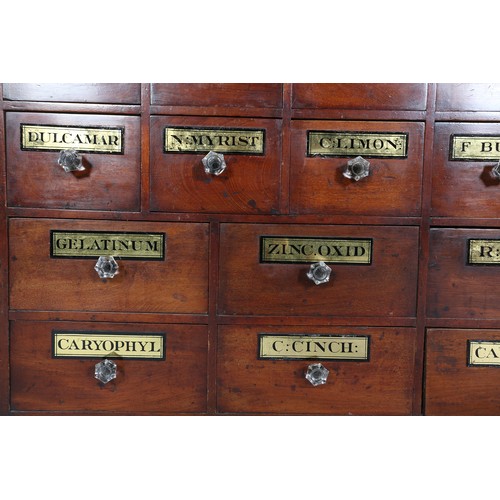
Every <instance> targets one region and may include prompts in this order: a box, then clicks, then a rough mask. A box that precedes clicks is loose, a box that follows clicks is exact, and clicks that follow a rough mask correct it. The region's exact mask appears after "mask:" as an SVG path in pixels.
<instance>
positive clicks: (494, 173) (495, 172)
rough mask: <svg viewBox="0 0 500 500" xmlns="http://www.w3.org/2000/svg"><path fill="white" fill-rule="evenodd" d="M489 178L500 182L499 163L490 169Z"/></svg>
mask: <svg viewBox="0 0 500 500" xmlns="http://www.w3.org/2000/svg"><path fill="white" fill-rule="evenodd" d="M491 176H492V177H493V178H494V179H496V180H500V161H499V162H498V163H497V164H496V165H495V166H494V167H493V168H492V169H491Z"/></svg>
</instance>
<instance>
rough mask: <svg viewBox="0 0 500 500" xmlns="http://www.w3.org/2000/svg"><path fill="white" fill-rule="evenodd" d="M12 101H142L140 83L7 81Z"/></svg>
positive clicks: (7, 93)
mask: <svg viewBox="0 0 500 500" xmlns="http://www.w3.org/2000/svg"><path fill="white" fill-rule="evenodd" d="M3 97H4V99H6V100H10V101H49V102H88V103H96V104H115V103H116V104H140V102H141V85H140V84H139V83H4V84H3Z"/></svg>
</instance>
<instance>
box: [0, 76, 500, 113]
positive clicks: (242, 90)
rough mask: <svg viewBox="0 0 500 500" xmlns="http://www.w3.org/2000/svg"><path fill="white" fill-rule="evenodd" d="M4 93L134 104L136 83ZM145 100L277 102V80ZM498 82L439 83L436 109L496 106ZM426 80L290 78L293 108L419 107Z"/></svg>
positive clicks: (168, 90) (181, 87)
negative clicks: (304, 80)
mask: <svg viewBox="0 0 500 500" xmlns="http://www.w3.org/2000/svg"><path fill="white" fill-rule="evenodd" d="M3 88H4V90H3V92H4V99H6V100H13V101H16V100H24V101H45V102H83V103H101V104H102V103H110V104H112V103H117V104H139V103H140V102H141V86H140V84H95V83H94V84H8V83H6V84H4V85H3ZM150 89H151V99H150V101H151V104H153V105H160V106H181V107H184V106H200V107H208V106H226V107H235V106H236V107H246V108H281V107H282V106H283V86H282V85H281V84H262V83H259V84H227V83H226V84H174V83H170V84H165V83H155V84H152V85H151V87H150ZM499 105H500V85H498V84H485V83H483V84H481V83H474V84H473V83H461V84H458V83H455V84H454V83H451V84H447V83H439V84H437V85H436V109H437V110H438V111H497V110H498V109H499ZM426 107H427V84H424V83H415V84H386V83H372V84H352V83H351V84H341V83H337V84H332V83H329V84H307V83H302V84H293V85H292V108H295V109H307V108H310V109H354V108H358V109H364V110H366V109H375V110H425V109H426Z"/></svg>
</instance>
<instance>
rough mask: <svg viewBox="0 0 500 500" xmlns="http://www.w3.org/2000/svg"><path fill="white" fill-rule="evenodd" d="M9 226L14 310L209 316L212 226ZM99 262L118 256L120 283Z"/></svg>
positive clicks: (31, 222)
mask: <svg viewBox="0 0 500 500" xmlns="http://www.w3.org/2000/svg"><path fill="white" fill-rule="evenodd" d="M9 226H10V241H9V243H10V269H9V272H10V308H11V309H14V310H46V311H54V310H57V311H110V312H111V311H115V312H151V313H206V311H207V294H208V292H207V289H208V234H207V233H208V225H207V224H202V223H151V222H119V221H84V220H57V219H43V220H42V219H38V220H37V219H11V220H10V224H9ZM52 231H56V233H55V234H54V233H51V232H52ZM68 233H69V234H68ZM71 233H73V234H71ZM110 233H111V234H110ZM162 235H164V236H162ZM113 240H117V241H116V242H114V241H113ZM162 240H163V241H162ZM148 241H149V243H148ZM163 244H164V249H162V245H163ZM51 254H52V255H54V257H51ZM99 255H114V256H115V257H116V261H117V262H118V265H119V274H118V275H117V276H115V277H114V278H112V279H101V278H100V277H99V275H98V274H97V272H96V271H95V269H94V265H95V263H96V261H97V258H98V257H99Z"/></svg>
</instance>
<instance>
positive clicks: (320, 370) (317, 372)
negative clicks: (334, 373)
mask: <svg viewBox="0 0 500 500" xmlns="http://www.w3.org/2000/svg"><path fill="white" fill-rule="evenodd" d="M329 373H330V372H329V371H328V370H327V369H326V368H325V367H324V366H323V365H322V364H321V363H315V364H313V365H309V366H308V367H307V371H306V379H307V380H309V382H311V384H312V385H314V386H315V387H316V386H317V385H323V384H326V379H327V378H328V374H329Z"/></svg>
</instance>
